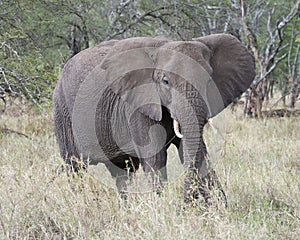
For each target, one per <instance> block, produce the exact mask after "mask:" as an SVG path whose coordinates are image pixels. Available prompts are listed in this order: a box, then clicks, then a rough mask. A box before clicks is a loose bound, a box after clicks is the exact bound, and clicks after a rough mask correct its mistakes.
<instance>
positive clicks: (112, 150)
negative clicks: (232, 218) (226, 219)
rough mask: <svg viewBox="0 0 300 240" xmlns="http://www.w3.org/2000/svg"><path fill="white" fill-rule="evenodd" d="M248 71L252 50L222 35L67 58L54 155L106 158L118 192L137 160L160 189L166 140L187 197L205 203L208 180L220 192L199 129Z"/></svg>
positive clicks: (73, 160) (113, 43)
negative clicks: (183, 171)
mask: <svg viewBox="0 0 300 240" xmlns="http://www.w3.org/2000/svg"><path fill="white" fill-rule="evenodd" d="M254 77H255V62H254V58H253V56H252V54H251V53H250V52H249V51H248V50H247V48H246V47H245V46H244V45H243V44H242V43H241V42H240V41H239V40H238V39H237V38H235V37H234V36H232V35H229V34H213V35H208V36H204V37H200V38H195V39H192V40H191V41H175V40H170V39H167V38H162V37H154V38H151V37H136V38H128V39H123V40H109V41H104V42H102V43H100V44H99V45H98V46H96V47H93V48H88V49H86V50H83V51H81V52H80V53H78V54H77V55H75V56H74V57H72V58H71V59H70V60H69V61H68V62H67V63H66V65H65V66H64V68H63V70H62V72H61V75H60V79H59V81H58V83H57V85H56V88H55V90H54V94H53V114H54V125H55V134H56V138H57V142H58V145H59V149H60V155H61V157H62V158H64V160H65V161H66V163H67V164H68V165H69V166H71V167H72V168H73V169H74V170H75V171H78V170H79V169H80V167H83V168H86V167H87V166H88V165H89V164H98V163H103V164H105V165H106V167H107V168H108V170H109V171H110V173H111V175H112V177H115V178H116V185H117V188H118V190H119V192H120V193H121V196H123V197H124V198H126V196H127V195H126V189H127V186H126V180H127V179H128V178H129V176H130V175H133V174H134V172H136V170H137V169H138V168H139V167H140V166H141V167H142V168H143V170H144V171H145V173H146V174H150V175H151V177H152V181H153V186H154V188H155V189H156V190H158V189H161V187H162V186H163V183H164V182H166V181H167V171H166V163H167V149H168V147H169V146H170V145H171V144H174V145H175V146H176V148H177V149H178V154H179V158H180V161H181V163H182V164H183V166H184V167H185V169H186V177H185V181H184V189H185V190H184V199H185V201H186V202H190V201H191V200H192V199H194V198H198V197H199V196H200V195H202V196H203V197H204V199H205V201H206V202H209V201H210V199H211V190H212V189H214V188H215V189H218V190H219V192H220V196H221V198H223V199H225V201H226V196H225V193H224V191H223V189H222V187H221V184H220V182H219V180H218V178H217V176H216V174H215V172H214V170H213V168H212V167H211V166H210V164H209V161H208V155H207V149H206V145H205V143H204V140H203V129H204V126H205V124H206V123H207V122H208V120H209V119H210V118H212V117H214V116H215V115H217V114H218V113H219V112H221V111H222V110H223V109H225V108H226V107H227V106H228V105H229V104H230V103H231V102H232V101H233V100H234V99H236V98H237V97H239V96H241V94H242V93H243V92H244V91H245V90H246V89H247V88H248V87H249V86H250V84H251V83H252V81H253V79H254ZM78 159H81V160H82V162H81V164H79V163H80V161H79V160H78Z"/></svg>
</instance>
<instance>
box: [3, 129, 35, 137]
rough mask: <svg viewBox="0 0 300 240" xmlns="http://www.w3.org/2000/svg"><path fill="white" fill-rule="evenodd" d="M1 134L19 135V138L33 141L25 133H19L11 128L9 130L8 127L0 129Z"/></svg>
mask: <svg viewBox="0 0 300 240" xmlns="http://www.w3.org/2000/svg"><path fill="white" fill-rule="evenodd" d="M0 133H3V134H10V133H14V134H17V135H19V136H22V137H26V138H28V139H30V140H32V139H31V137H29V136H28V135H26V134H24V133H21V132H18V131H15V130H13V129H9V128H7V127H3V128H0Z"/></svg>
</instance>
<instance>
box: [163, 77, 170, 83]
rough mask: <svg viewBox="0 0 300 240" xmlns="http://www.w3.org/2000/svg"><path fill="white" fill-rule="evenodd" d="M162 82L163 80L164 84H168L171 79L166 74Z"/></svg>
mask: <svg viewBox="0 0 300 240" xmlns="http://www.w3.org/2000/svg"><path fill="white" fill-rule="evenodd" d="M162 82H163V84H165V85H168V84H169V79H168V78H167V77H166V76H164V77H163V79H162Z"/></svg>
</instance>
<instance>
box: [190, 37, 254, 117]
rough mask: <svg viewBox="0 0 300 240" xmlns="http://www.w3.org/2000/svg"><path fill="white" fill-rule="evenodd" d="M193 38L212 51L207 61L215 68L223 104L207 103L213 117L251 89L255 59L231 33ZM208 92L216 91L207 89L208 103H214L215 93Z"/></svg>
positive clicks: (215, 79)
mask: <svg viewBox="0 0 300 240" xmlns="http://www.w3.org/2000/svg"><path fill="white" fill-rule="evenodd" d="M194 40H196V41H199V42H201V43H203V44H205V45H206V46H207V47H208V48H209V49H210V50H211V56H210V58H209V60H208V61H209V64H210V66H211V67H212V73H211V77H212V80H213V82H214V85H215V87H216V88H217V90H218V94H219V95H221V97H222V101H223V103H222V105H223V106H221V107H220V104H219V106H208V107H209V108H210V109H212V111H210V117H213V116H215V115H216V114H218V113H219V112H221V111H222V110H223V109H224V108H225V107H227V106H228V105H229V104H230V103H231V102H232V101H233V100H234V99H235V98H237V97H239V96H240V95H241V94H242V93H243V92H244V91H245V90H246V89H247V88H249V86H250V84H251V83H252V81H253V80H254V77H255V61H254V57H253V56H252V54H250V53H249V51H248V50H247V48H246V47H245V46H244V45H243V44H242V43H241V42H240V41H239V40H238V39H237V38H235V37H234V36H232V35H229V34H213V35H209V36H206V37H201V38H196V39H194ZM215 87H214V88H215ZM211 89H212V88H211ZM209 95H213V94H209V92H208V96H207V98H208V102H209V105H213V104H214V100H213V99H212V98H213V96H209ZM210 98H211V99H210Z"/></svg>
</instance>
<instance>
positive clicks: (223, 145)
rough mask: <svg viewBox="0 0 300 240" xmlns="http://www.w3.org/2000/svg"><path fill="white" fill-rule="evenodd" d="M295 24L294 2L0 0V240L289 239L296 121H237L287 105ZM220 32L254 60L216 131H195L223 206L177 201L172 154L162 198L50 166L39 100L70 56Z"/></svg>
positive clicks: (294, 209) (299, 174) (293, 235)
mask: <svg viewBox="0 0 300 240" xmlns="http://www.w3.org/2000/svg"><path fill="white" fill-rule="evenodd" d="M299 26H300V19H299V0H297V1H296V0H289V1H282V0H276V1H273V0H256V1H254V0H249V1H243V0H219V1H216V0H208V1H202V0H188V1H183V0H171V1H164V0H160V1H149V0H126V1H116V0H110V1H95V0H66V1H62V0H39V1H38V0H31V1H29V0H22V1H21V0H0V111H1V113H0V238H1V239H72V238H76V239H210V238H212V239H299V236H300V208H299V206H300V194H299V192H300V162H299V156H300V131H299V129H300V122H299V117H297V116H291V117H285V118H264V120H257V119H252V118H244V117H243V114H249V115H252V116H259V117H261V116H264V115H263V113H264V111H263V110H274V111H273V112H274V113H278V114H279V115H282V116H283V115H285V114H286V113H291V112H297V111H296V110H293V109H294V108H295V109H298V108H299V101H298V102H297V100H298V99H299V90H300V63H299V49H300V27H299ZM222 32H225V33H230V34H233V35H235V36H237V37H238V38H239V39H240V40H241V41H243V42H244V43H245V45H246V46H247V47H248V48H249V50H250V51H252V52H253V54H254V55H255V59H256V64H257V76H256V78H255V80H254V82H253V84H252V86H251V88H250V89H249V90H248V91H247V93H246V95H245V96H246V97H245V100H244V101H243V102H244V105H243V106H240V105H239V106H237V107H235V108H234V109H235V112H233V113H232V112H230V111H231V110H230V109H227V110H226V111H225V112H224V113H223V114H222V115H220V116H217V118H215V119H213V121H214V123H215V124H216V126H217V127H218V126H219V127H221V128H220V129H221V131H218V132H217V133H215V132H214V131H212V129H210V128H209V127H207V128H206V131H205V138H206V142H208V145H209V152H210V154H211V159H212V161H213V165H214V167H215V169H216V172H217V174H218V176H219V177H220V181H221V183H222V185H223V186H224V190H225V192H226V193H227V196H228V202H229V206H228V208H226V209H225V208H224V207H223V206H221V205H219V204H218V203H216V204H215V205H213V206H211V207H208V208H205V204H204V202H203V200H202V199H200V200H199V201H197V202H194V203H193V204H192V205H191V206H187V205H185V204H184V203H183V197H182V195H183V189H182V186H183V184H182V180H183V179H181V178H180V176H178V175H176V171H177V170H178V164H177V162H178V159H177V156H176V151H174V150H172V149H171V150H170V158H169V161H168V171H169V174H170V177H171V181H170V183H169V185H168V186H167V187H166V188H165V190H164V192H163V195H162V196H161V197H158V196H157V195H156V194H153V193H143V194H134V193H132V194H130V195H129V201H128V202H127V203H124V201H121V200H120V198H119V195H118V194H117V192H116V191H115V190H114V189H112V188H110V187H109V186H106V185H104V184H103V177H104V176H106V175H105V172H103V169H101V167H100V166H97V167H93V168H90V169H89V173H88V174H85V173H83V174H82V176H81V177H80V178H78V177H76V176H67V174H66V173H64V172H61V171H60V169H61V166H62V165H63V162H62V159H61V158H60V156H59V152H58V147H57V144H56V141H55V138H54V133H53V124H52V115H51V110H50V109H49V107H50V106H51V95H52V91H53V88H54V86H55V84H56V82H57V79H58V77H59V74H60V71H61V69H62V67H63V65H64V64H65V62H66V61H67V60H68V59H69V58H70V57H72V56H74V55H75V54H76V53H78V52H79V51H81V50H83V49H85V48H87V47H91V46H94V45H96V44H98V43H99V42H101V41H105V40H109V39H122V38H127V37H131V36H158V35H163V36H167V37H170V38H173V39H181V40H190V39H192V38H193V37H199V36H203V35H207V34H211V33H222ZM37 108H39V109H42V110H43V114H39V113H37V112H36V109H37ZM275 108H276V109H275ZM278 108H280V109H278ZM275 110H276V111H275ZM277 110H278V111H277ZM269 113H270V112H269ZM269 113H268V114H269ZM271 114H272V111H271ZM225 116H226V119H225ZM224 119H225V120H226V121H225V120H224ZM224 123H226V125H224ZM58 172H59V173H60V174H58ZM172 176H173V177H172ZM110 180H111V179H110ZM110 180H108V181H110Z"/></svg>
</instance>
